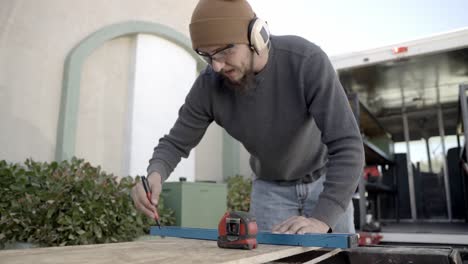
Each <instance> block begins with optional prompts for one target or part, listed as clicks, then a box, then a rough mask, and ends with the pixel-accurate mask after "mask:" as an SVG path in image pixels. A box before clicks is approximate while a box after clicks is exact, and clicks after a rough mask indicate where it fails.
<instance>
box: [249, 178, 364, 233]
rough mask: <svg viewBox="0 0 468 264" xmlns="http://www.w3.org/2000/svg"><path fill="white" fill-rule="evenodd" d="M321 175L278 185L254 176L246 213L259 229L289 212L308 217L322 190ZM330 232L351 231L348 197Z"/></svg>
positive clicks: (322, 179) (351, 204)
mask: <svg viewBox="0 0 468 264" xmlns="http://www.w3.org/2000/svg"><path fill="white" fill-rule="evenodd" d="M324 180H325V176H324V175H322V176H321V177H320V178H319V179H318V180H316V181H314V182H311V183H298V184H294V185H288V186H284V185H279V184H277V183H275V182H270V181H265V180H260V179H255V178H254V180H253V184H252V193H251V200H250V213H251V214H252V215H254V216H255V218H256V220H257V226H258V229H259V231H266V232H271V229H272V227H273V226H274V225H276V224H279V223H281V222H283V221H284V220H286V219H288V218H289V217H291V216H304V217H312V215H311V213H312V210H313V209H314V207H315V205H316V204H317V201H318V196H319V194H320V193H321V192H322V190H323V182H324ZM332 229H333V232H334V233H355V232H356V230H355V229H354V208H353V203H352V201H350V203H349V206H348V208H347V209H346V211H345V213H344V214H343V215H341V216H340V219H339V220H338V222H337V224H336V225H335V226H334V227H332Z"/></svg>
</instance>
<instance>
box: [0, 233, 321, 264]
mask: <svg viewBox="0 0 468 264" xmlns="http://www.w3.org/2000/svg"><path fill="white" fill-rule="evenodd" d="M315 249H319V248H318V247H291V246H275V245H259V246H258V248H256V249H254V250H240V249H222V248H218V246H217V244H216V242H215V241H209V240H195V239H182V238H172V237H166V238H160V237H153V239H152V240H148V241H136V242H127V243H113V244H98V245H86V246H67V247H49V248H34V249H14V250H0V262H1V263H2V264H29V263H31V264H33V263H34V264H46V263H47V264H55V263H60V264H62V263H67V264H129V263H139V264H144V263H164V264H175V263H197V264H198V263H200V264H204V263H224V264H234V263H236V264H244V263H246V264H247V263H249V264H250V263H265V262H269V261H274V260H278V259H281V258H285V257H289V256H293V255H297V254H301V253H304V252H308V251H312V250H315Z"/></svg>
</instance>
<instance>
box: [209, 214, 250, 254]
mask: <svg viewBox="0 0 468 264" xmlns="http://www.w3.org/2000/svg"><path fill="white" fill-rule="evenodd" d="M257 232H258V230H257V222H256V221H255V217H253V216H252V215H250V214H249V213H247V212H241V211H232V212H226V213H225V214H224V215H223V217H222V218H221V220H220V221H219V224H218V247H220V248H237V249H254V248H256V247H257Z"/></svg>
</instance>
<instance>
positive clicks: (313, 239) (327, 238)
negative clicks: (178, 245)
mask: <svg viewBox="0 0 468 264" xmlns="http://www.w3.org/2000/svg"><path fill="white" fill-rule="evenodd" d="M150 235H152V236H163V237H164V236H168V237H181V238H191V239H203V240H218V230H216V229H204V228H189V227H176V226H165V227H161V229H159V227H156V226H152V227H151V230H150ZM357 242H358V236H357V235H356V234H334V233H332V234H304V235H289V234H273V233H269V232H260V233H258V234H257V243H259V244H270V245H286V246H302V247H327V248H353V247H356V246H357V244H358V243H357Z"/></svg>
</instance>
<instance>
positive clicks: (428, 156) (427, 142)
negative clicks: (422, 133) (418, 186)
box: [424, 136, 432, 173]
mask: <svg viewBox="0 0 468 264" xmlns="http://www.w3.org/2000/svg"><path fill="white" fill-rule="evenodd" d="M424 141H425V142H426V153H427V164H428V165H429V172H431V173H432V161H431V150H430V148H429V138H428V137H427V136H426V137H424Z"/></svg>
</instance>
